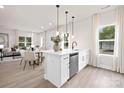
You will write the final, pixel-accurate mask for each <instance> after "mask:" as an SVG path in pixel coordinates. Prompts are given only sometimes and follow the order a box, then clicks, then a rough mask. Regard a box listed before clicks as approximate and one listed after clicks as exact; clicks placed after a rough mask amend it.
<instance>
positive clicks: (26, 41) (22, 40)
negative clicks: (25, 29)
mask: <svg viewBox="0 0 124 93" xmlns="http://www.w3.org/2000/svg"><path fill="white" fill-rule="evenodd" d="M31 42H32V39H31V37H24V36H19V47H20V48H24V47H29V46H31Z"/></svg>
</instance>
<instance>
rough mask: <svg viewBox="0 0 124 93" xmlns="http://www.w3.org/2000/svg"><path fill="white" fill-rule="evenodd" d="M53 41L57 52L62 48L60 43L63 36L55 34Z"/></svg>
mask: <svg viewBox="0 0 124 93" xmlns="http://www.w3.org/2000/svg"><path fill="white" fill-rule="evenodd" d="M51 41H53V42H54V46H53V49H54V51H55V52H57V51H59V50H60V45H59V43H60V42H61V41H62V39H61V37H60V36H59V35H57V36H55V37H51Z"/></svg>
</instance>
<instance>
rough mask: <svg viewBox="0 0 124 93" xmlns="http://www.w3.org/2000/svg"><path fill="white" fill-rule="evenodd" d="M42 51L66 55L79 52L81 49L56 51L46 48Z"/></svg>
mask: <svg viewBox="0 0 124 93" xmlns="http://www.w3.org/2000/svg"><path fill="white" fill-rule="evenodd" d="M42 52H43V53H47V54H54V55H65V54H71V53H77V52H79V51H78V50H70V49H68V50H63V51H57V52H55V51H54V50H45V51H42Z"/></svg>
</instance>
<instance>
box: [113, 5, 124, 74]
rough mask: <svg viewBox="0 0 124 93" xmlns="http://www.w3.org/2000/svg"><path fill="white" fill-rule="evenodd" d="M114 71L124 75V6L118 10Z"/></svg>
mask: <svg viewBox="0 0 124 93" xmlns="http://www.w3.org/2000/svg"><path fill="white" fill-rule="evenodd" d="M114 55H115V56H114V62H113V70H116V71H117V72H120V73H124V6H119V7H118V8H117V9H116V43H115V54H114Z"/></svg>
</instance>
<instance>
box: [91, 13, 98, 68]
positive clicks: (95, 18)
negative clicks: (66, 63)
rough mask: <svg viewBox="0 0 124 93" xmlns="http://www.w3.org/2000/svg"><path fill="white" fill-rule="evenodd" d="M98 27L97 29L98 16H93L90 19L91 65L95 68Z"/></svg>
mask: <svg viewBox="0 0 124 93" xmlns="http://www.w3.org/2000/svg"><path fill="white" fill-rule="evenodd" d="M98 27H99V14H94V15H93V17H92V33H91V35H92V36H91V40H92V41H91V42H92V44H91V65H93V66H97V56H98V55H97V54H98V51H97V49H98V48H97V46H98V45H97V44H98V40H97V39H98V37H97V36H98V35H97V31H98Z"/></svg>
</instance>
